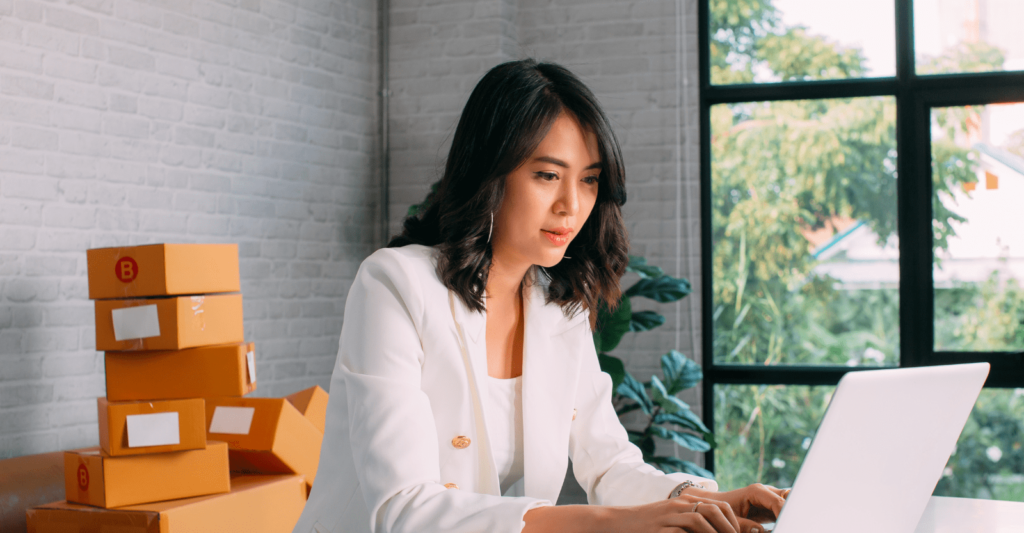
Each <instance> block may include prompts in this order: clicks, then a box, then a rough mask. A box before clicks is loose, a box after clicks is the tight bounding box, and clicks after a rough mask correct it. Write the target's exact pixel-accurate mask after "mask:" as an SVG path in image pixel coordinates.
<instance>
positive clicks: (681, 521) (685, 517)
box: [670, 506, 728, 533]
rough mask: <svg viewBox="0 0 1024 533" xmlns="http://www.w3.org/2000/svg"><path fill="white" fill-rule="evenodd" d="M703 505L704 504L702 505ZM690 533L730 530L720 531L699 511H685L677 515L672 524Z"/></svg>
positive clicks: (725, 532) (711, 532)
mask: <svg viewBox="0 0 1024 533" xmlns="http://www.w3.org/2000/svg"><path fill="white" fill-rule="evenodd" d="M701 507H703V506H701ZM670 525H671V526H673V527H678V528H680V529H682V530H683V531H686V532H688V533H727V531H728V530H724V531H718V530H716V529H715V528H714V526H712V525H711V523H710V522H708V521H707V519H706V518H704V516H703V515H701V514H699V513H684V514H680V515H676V519H675V520H673V521H672V523H671V524H670Z"/></svg>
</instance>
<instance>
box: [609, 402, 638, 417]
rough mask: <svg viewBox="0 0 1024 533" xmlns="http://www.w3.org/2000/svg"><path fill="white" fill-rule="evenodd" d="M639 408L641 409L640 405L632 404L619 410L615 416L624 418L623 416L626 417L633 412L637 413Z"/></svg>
mask: <svg viewBox="0 0 1024 533" xmlns="http://www.w3.org/2000/svg"><path fill="white" fill-rule="evenodd" d="M639 408H640V405H639V404H636V403H631V404H629V405H627V406H625V407H623V408H621V409H619V410H618V411H615V414H617V415H619V416H622V415H624V414H626V413H632V412H633V411H636V410H637V409H639Z"/></svg>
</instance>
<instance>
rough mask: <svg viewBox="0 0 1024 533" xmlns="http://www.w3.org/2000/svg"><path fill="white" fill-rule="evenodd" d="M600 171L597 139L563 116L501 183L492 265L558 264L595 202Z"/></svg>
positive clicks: (493, 240) (559, 117) (569, 117)
mask: <svg viewBox="0 0 1024 533" xmlns="http://www.w3.org/2000/svg"><path fill="white" fill-rule="evenodd" d="M600 169H601V158H600V153H599V152H598V149H597V137H596V136H595V135H594V134H593V133H592V132H590V131H587V130H585V129H583V128H582V127H581V126H580V125H579V123H578V122H577V121H576V119H575V117H573V116H572V115H569V114H566V113H564V112H563V113H562V114H561V115H559V116H558V118H557V119H555V122H554V124H552V126H551V130H550V131H549V132H548V134H547V136H546V137H544V140H542V141H541V142H540V144H539V145H538V146H537V149H536V150H534V152H533V153H532V154H530V156H529V157H528V158H526V161H525V162H524V163H523V164H522V165H520V166H519V168H517V169H515V170H514V171H512V173H511V174H509V175H508V177H507V178H506V179H505V197H504V199H503V200H502V204H501V208H500V209H499V210H498V212H497V213H495V214H494V233H493V235H492V236H491V243H492V246H493V251H494V257H495V260H496V261H498V262H501V263H505V264H509V265H512V264H526V265H528V266H529V265H540V266H543V267H551V266H554V265H556V264H557V263H558V262H559V261H561V260H562V256H563V255H564V254H565V250H566V248H567V247H568V246H569V243H570V242H572V240H573V239H574V238H576V235H578V234H579V231H580V228H582V227H583V223H584V222H586V221H587V217H589V216H590V212H591V211H592V210H593V209H594V204H595V203H596V202H597V185H598V176H599V175H600V173H601V170H600Z"/></svg>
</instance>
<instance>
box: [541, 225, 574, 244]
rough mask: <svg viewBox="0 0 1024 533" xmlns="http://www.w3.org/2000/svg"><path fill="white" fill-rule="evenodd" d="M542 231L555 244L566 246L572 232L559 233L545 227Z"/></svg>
mask: <svg viewBox="0 0 1024 533" xmlns="http://www.w3.org/2000/svg"><path fill="white" fill-rule="evenodd" d="M541 231H542V232H543V233H544V236H545V237H547V238H548V240H549V241H551V243H552V244H554V245H555V246H565V245H566V244H568V243H569V235H570V232H566V233H564V234H559V233H554V232H551V231H548V230H544V229H542V230H541Z"/></svg>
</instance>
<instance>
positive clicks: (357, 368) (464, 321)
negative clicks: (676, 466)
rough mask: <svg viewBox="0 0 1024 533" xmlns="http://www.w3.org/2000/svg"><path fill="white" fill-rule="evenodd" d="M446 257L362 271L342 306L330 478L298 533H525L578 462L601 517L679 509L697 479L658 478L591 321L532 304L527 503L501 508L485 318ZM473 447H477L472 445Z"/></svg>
mask: <svg viewBox="0 0 1024 533" xmlns="http://www.w3.org/2000/svg"><path fill="white" fill-rule="evenodd" d="M435 265H436V250H435V249H434V248H431V247H426V246H419V245H410V246H404V247H401V248H384V249H380V250H377V251H376V252H375V253H374V254H373V255H371V256H370V257H368V258H367V259H366V260H365V261H363V263H362V265H361V266H360V267H359V271H358V273H357V274H356V278H355V281H354V282H353V284H352V288H351V290H350V291H349V293H348V300H347V301H346V303H345V321H344V325H343V326H342V330H341V341H340V346H339V349H338V360H337V364H336V365H335V367H334V374H333V376H332V378H331V390H330V392H331V396H330V401H329V402H328V405H327V426H326V433H325V434H324V441H323V446H322V448H321V453H320V467H319V470H318V472H317V477H316V483H315V484H314V485H313V490H312V493H311V494H310V497H309V501H308V502H307V503H306V507H305V509H304V510H303V513H302V517H301V518H300V519H299V522H298V524H297V525H296V526H295V530H294V531H295V533H327V532H345V533H368V532H375V533H377V532H395V533H397V532H413V533H430V532H435V531H436V532H448V533H470V532H502V533H504V532H508V533H513V532H516V533H518V532H520V531H521V530H522V528H523V525H524V522H523V515H524V514H525V513H526V512H527V511H528V510H530V509H532V508H534V507H538V506H541V505H550V504H552V503H553V502H554V501H555V500H556V499H557V498H558V494H559V491H560V490H561V488H562V482H563V480H564V476H565V469H566V465H567V459H568V458H572V462H573V473H574V474H575V476H576V479H577V480H579V482H580V485H581V486H582V487H583V488H585V489H586V491H587V500H588V501H589V502H590V503H591V504H597V505H636V504H643V503H649V502H653V501H657V500H662V499H665V498H667V497H668V495H669V493H670V492H671V491H672V489H673V488H674V487H675V486H676V485H678V484H679V483H681V482H683V481H685V480H687V479H692V480H694V481H696V482H699V483H703V484H705V486H707V487H709V488H711V489H713V490H717V487H718V486H717V485H716V484H715V482H714V481H711V480H707V479H704V478H699V477H694V476H689V475H685V474H671V475H665V474H664V473H662V472H661V471H659V470H657V469H655V468H653V467H651V466H650V465H647V464H645V463H644V462H643V460H642V458H641V453H640V450H639V449H637V447H636V446H634V445H633V444H631V443H630V442H629V440H628V439H627V436H626V431H625V430H624V429H623V427H622V425H621V423H620V422H619V419H618V417H617V416H616V414H615V410H614V409H613V407H612V403H611V392H612V390H611V379H610V378H609V377H608V375H607V374H605V373H603V372H601V370H600V368H599V366H598V362H597V354H596V353H595V351H594V342H593V337H592V335H591V331H590V324H589V323H588V321H587V315H586V313H579V314H577V316H575V317H574V318H572V319H568V318H566V317H565V315H564V314H563V313H562V310H561V308H560V307H559V306H558V305H556V304H545V301H544V295H545V290H546V282H547V281H548V280H546V279H541V280H539V283H537V284H534V286H533V290H532V292H529V294H528V295H527V298H528V301H527V303H526V304H525V305H524V312H525V319H526V324H525V337H524V344H523V396H522V397H523V434H524V442H523V447H524V450H523V468H524V476H523V494H525V496H522V497H509V496H505V497H502V496H501V495H500V494H499V490H500V489H499V484H498V473H497V469H496V467H495V465H494V461H493V459H492V456H491V450H490V445H489V444H488V430H487V421H486V420H484V415H483V413H484V412H485V411H484V409H483V403H482V402H484V401H486V394H481V392H480V387H481V386H486V376H487V354H486V346H487V345H486V338H485V337H486V335H485V329H486V327H485V324H486V315H485V314H484V313H481V312H475V311H470V310H469V309H468V308H467V307H466V306H465V305H464V304H463V303H462V300H461V299H459V298H458V297H456V296H454V294H453V293H450V292H449V290H448V289H447V288H446V287H445V286H444V285H443V284H442V283H441V281H440V279H439V278H438V277H437V274H436V271H435ZM467 438H468V440H469V442H468V445H466V439H467Z"/></svg>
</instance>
